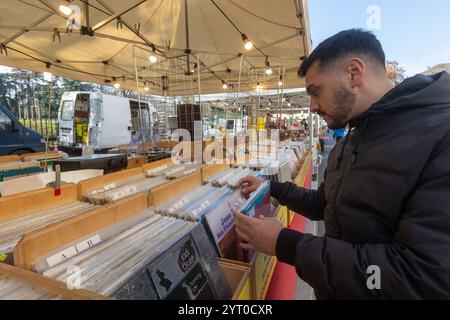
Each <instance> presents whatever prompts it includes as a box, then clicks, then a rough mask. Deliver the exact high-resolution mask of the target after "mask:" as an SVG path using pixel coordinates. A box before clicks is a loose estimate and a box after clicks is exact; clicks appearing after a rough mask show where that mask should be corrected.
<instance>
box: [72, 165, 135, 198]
mask: <svg viewBox="0 0 450 320" xmlns="http://www.w3.org/2000/svg"><path fill="white" fill-rule="evenodd" d="M141 173H142V168H141V167H139V168H134V169H128V170H122V171H118V172H114V173H111V174H107V175H104V176H101V177H97V178H92V179H88V180H85V181H82V182H80V183H79V184H78V199H80V200H81V199H83V194H84V193H85V192H86V191H88V190H90V189H93V188H96V187H101V186H104V185H107V184H109V183H112V182H117V181H120V180H122V179H127V178H129V177H132V176H137V175H140V174H141Z"/></svg>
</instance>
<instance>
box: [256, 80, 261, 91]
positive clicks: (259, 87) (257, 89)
mask: <svg viewBox="0 0 450 320" xmlns="http://www.w3.org/2000/svg"><path fill="white" fill-rule="evenodd" d="M259 90H261V86H260V85H259V82H257V83H256V91H259Z"/></svg>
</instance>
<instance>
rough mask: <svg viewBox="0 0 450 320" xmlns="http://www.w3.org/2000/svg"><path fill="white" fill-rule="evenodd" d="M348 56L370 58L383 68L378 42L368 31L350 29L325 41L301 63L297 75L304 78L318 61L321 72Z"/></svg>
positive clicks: (382, 56) (383, 59)
mask: <svg viewBox="0 0 450 320" xmlns="http://www.w3.org/2000/svg"><path fill="white" fill-rule="evenodd" d="M348 55H360V56H362V57H366V58H371V60H372V61H374V62H375V63H376V64H380V67H381V66H382V67H383V68H385V63H386V55H385V54H384V51H383V47H382V46H381V43H380V41H378V39H377V38H376V37H375V35H374V34H373V33H372V32H370V31H364V30H362V29H350V30H345V31H341V32H339V33H338V34H336V35H334V36H332V37H330V38H328V39H326V40H325V41H323V42H322V43H321V44H319V46H318V47H317V48H316V49H314V51H313V52H312V53H311V54H310V55H309V56H308V57H307V58H306V59H305V60H304V61H303V63H302V65H301V66H300V69H299V70H298V75H299V76H301V77H304V76H305V75H306V73H307V72H308V69H309V68H310V67H311V66H312V65H313V64H314V62H316V61H320V69H321V70H322V71H323V70H325V69H326V68H327V67H328V66H330V65H331V64H332V63H333V62H336V61H337V60H338V59H340V58H343V57H346V56H348Z"/></svg>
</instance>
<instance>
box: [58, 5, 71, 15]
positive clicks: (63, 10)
mask: <svg viewBox="0 0 450 320" xmlns="http://www.w3.org/2000/svg"><path fill="white" fill-rule="evenodd" d="M58 9H59V11H61V13H62V14H64V15H66V16H70V15H71V14H72V12H73V11H72V9H71V8H70V7H69V6H68V5H65V4H61V5H60V6H59V8H58Z"/></svg>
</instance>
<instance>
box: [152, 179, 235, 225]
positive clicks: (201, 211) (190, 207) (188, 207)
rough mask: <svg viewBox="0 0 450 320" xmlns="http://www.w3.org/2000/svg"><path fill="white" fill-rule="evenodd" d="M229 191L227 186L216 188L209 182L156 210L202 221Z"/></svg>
mask: <svg viewBox="0 0 450 320" xmlns="http://www.w3.org/2000/svg"><path fill="white" fill-rule="evenodd" d="M229 193H231V189H230V188H228V187H227V186H224V187H221V188H215V187H213V186H212V185H210V184H207V185H205V186H202V187H198V188H195V189H194V190H193V191H191V192H188V193H186V194H184V195H182V196H181V197H178V198H176V199H175V200H172V201H170V202H169V203H167V204H166V205H164V206H162V207H160V208H158V209H157V210H156V212H157V213H159V214H164V215H170V216H173V217H176V218H179V219H185V220H190V221H201V220H202V218H203V217H204V215H205V214H206V213H207V212H208V211H209V210H210V209H211V208H213V207H214V206H215V205H216V204H217V203H219V202H220V201H221V200H222V199H223V198H224V197H225V196H226V195H228V194H229Z"/></svg>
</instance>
